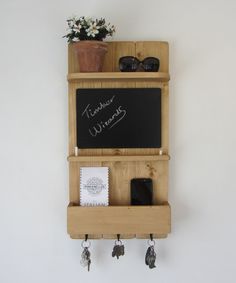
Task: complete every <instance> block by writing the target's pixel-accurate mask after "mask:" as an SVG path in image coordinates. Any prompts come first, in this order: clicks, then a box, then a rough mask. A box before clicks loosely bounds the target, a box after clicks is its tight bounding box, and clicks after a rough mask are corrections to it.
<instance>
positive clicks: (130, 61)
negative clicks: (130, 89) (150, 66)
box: [119, 56, 139, 72]
mask: <svg viewBox="0 0 236 283" xmlns="http://www.w3.org/2000/svg"><path fill="white" fill-rule="evenodd" d="M138 66H139V61H138V60H137V59H136V58H135V57H128V56H127V57H121V58H120V60H119V68H120V71H121V72H135V71H136V70H137V69H138Z"/></svg>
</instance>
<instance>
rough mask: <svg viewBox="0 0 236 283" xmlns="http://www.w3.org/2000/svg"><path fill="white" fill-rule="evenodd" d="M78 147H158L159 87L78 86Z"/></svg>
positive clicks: (159, 121) (159, 131)
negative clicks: (79, 87) (81, 87)
mask: <svg viewBox="0 0 236 283" xmlns="http://www.w3.org/2000/svg"><path fill="white" fill-rule="evenodd" d="M76 113H77V146H78V148H159V147H161V89H160V88H121V89H120V88H119V89H118V88H111V89H110V88H109V89H108V88H106V89H104V88H102V89H101V88H100V89H77V91H76Z"/></svg>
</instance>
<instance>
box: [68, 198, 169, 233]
mask: <svg viewBox="0 0 236 283" xmlns="http://www.w3.org/2000/svg"><path fill="white" fill-rule="evenodd" d="M67 215H68V221H67V231H68V234H70V235H71V236H72V237H75V238H76V237H78V235H84V234H92V235H96V234H100V235H101V236H102V235H104V234H105V235H117V234H126V235H134V237H135V236H136V234H137V232H138V233H139V234H154V235H166V234H168V233H170V230H171V227H170V222H171V221H170V218H171V217H170V205H169V204H168V203H166V204H163V205H153V206H97V207H84V206H74V205H73V204H70V205H69V206H68V210H67Z"/></svg>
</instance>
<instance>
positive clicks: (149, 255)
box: [145, 234, 156, 269]
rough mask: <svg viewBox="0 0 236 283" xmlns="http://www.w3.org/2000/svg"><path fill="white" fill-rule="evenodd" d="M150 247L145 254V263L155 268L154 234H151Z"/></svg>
mask: <svg viewBox="0 0 236 283" xmlns="http://www.w3.org/2000/svg"><path fill="white" fill-rule="evenodd" d="M148 245H149V247H148V249H147V252H146V256H145V264H146V265H148V266H149V268H150V269H152V268H155V267H156V266H155V261H156V252H155V250H154V246H155V241H154V240H153V236H152V234H150V240H148Z"/></svg>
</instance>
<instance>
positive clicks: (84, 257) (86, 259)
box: [80, 235, 91, 271]
mask: <svg viewBox="0 0 236 283" xmlns="http://www.w3.org/2000/svg"><path fill="white" fill-rule="evenodd" d="M90 245H91V243H90V241H88V235H85V240H84V241H83V242H82V243H81V246H82V248H83V252H82V254H81V261H80V264H81V265H82V266H83V267H87V268H88V271H89V270H90V265H91V253H90V251H89V247H90Z"/></svg>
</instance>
